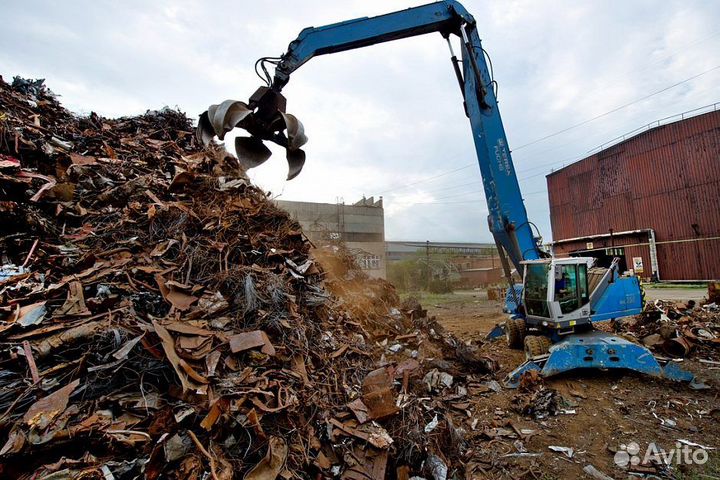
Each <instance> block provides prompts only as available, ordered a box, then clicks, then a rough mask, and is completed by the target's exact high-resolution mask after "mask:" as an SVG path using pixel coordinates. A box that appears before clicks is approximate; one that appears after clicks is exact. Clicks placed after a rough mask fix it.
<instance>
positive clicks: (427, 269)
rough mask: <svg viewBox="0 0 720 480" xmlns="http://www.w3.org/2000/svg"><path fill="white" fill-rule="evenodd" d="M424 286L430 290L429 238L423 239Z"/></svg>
mask: <svg viewBox="0 0 720 480" xmlns="http://www.w3.org/2000/svg"><path fill="white" fill-rule="evenodd" d="M425 288H426V289H427V290H428V291H430V240H425Z"/></svg>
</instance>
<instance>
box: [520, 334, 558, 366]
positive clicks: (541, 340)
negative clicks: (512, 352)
mask: <svg viewBox="0 0 720 480" xmlns="http://www.w3.org/2000/svg"><path fill="white" fill-rule="evenodd" d="M524 343H525V356H526V357H527V358H528V360H532V359H533V358H535V357H538V356H540V355H545V354H546V353H548V352H549V351H550V346H551V345H552V341H551V340H550V339H549V338H548V337H546V336H544V335H528V336H527V337H525V341H524Z"/></svg>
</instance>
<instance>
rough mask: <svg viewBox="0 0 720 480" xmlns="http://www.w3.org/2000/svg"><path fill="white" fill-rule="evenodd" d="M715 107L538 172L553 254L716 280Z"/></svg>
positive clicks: (660, 275) (719, 227)
mask: <svg viewBox="0 0 720 480" xmlns="http://www.w3.org/2000/svg"><path fill="white" fill-rule="evenodd" d="M719 108H720V104H716V105H712V106H710V107H709V108H707V109H708V110H710V111H709V112H707V113H703V114H699V115H695V116H691V117H689V118H688V116H687V115H686V114H683V115H682V116H680V118H679V119H676V118H672V119H668V120H670V122H669V123H666V122H667V121H668V120H666V121H665V122H663V121H659V122H656V123H655V124H653V125H649V126H647V128H645V129H644V131H643V132H642V133H638V134H635V135H633V136H631V137H629V138H622V139H620V142H619V143H617V144H615V145H612V146H610V147H608V148H603V149H602V150H600V151H599V152H597V153H595V154H594V155H591V156H589V157H587V158H585V159H583V160H580V161H578V162H576V163H573V164H572V165H569V166H567V167H565V168H563V169H561V170H558V171H556V172H553V173H551V174H549V175H548V176H547V185H548V195H549V201H550V218H551V224H552V233H553V244H552V245H553V250H554V252H555V254H556V255H561V254H571V255H587V256H594V257H597V258H598V259H599V262H600V264H602V265H605V266H606V265H608V264H609V262H610V261H611V260H612V258H613V257H620V258H621V262H622V265H621V266H622V268H623V269H624V270H632V271H634V272H635V273H636V274H637V275H639V276H641V277H643V278H644V279H646V280H650V279H653V278H655V279H658V280H661V281H700V280H713V279H719V278H720V110H719Z"/></svg>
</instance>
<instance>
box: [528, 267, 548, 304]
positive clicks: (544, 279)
mask: <svg viewBox="0 0 720 480" xmlns="http://www.w3.org/2000/svg"><path fill="white" fill-rule="evenodd" d="M549 272H550V265H549V264H547V263H533V264H528V265H525V309H526V311H527V314H528V315H534V316H538V317H546V318H549V317H550V311H549V310H548V305H547V293H548V274H549Z"/></svg>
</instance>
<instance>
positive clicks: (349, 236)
mask: <svg viewBox="0 0 720 480" xmlns="http://www.w3.org/2000/svg"><path fill="white" fill-rule="evenodd" d="M275 203H276V204H277V205H278V206H279V207H280V208H282V209H284V210H286V211H288V212H289V213H290V216H291V217H292V218H293V219H295V220H296V221H297V222H298V223H300V225H301V226H302V229H303V232H304V233H305V235H307V237H308V238H309V239H310V241H311V242H313V243H314V244H315V245H316V246H318V247H320V246H322V245H324V244H326V243H332V242H342V243H343V244H344V245H345V246H346V247H347V248H348V250H350V252H351V253H352V254H353V255H354V257H355V260H356V262H357V264H358V265H359V266H360V267H361V268H362V269H363V270H364V271H366V272H367V273H368V275H370V276H372V277H375V278H386V276H387V271H386V266H385V216H384V210H383V201H382V197H381V198H380V199H378V200H375V199H374V198H373V197H370V198H363V199H362V200H360V201H359V202H357V203H355V204H353V205H345V204H344V203H342V202H338V203H314V202H294V201H287V200H276V201H275Z"/></svg>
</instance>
